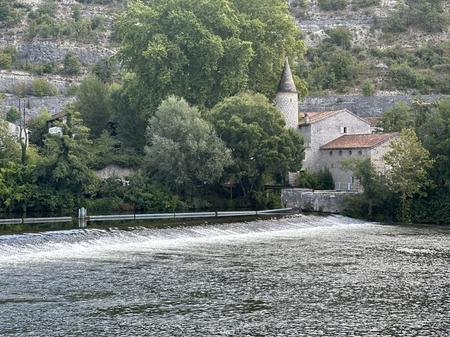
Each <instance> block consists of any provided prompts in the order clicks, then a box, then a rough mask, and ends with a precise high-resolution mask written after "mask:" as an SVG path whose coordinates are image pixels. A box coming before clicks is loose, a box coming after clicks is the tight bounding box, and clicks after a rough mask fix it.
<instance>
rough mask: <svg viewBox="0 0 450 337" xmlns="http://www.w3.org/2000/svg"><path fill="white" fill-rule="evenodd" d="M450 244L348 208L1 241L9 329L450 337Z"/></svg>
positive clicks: (448, 234)
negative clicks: (354, 214) (351, 215)
mask: <svg viewBox="0 0 450 337" xmlns="http://www.w3.org/2000/svg"><path fill="white" fill-rule="evenodd" d="M449 239H450V231H449V230H448V229H443V228H440V229H439V228H433V227H428V228H414V227H393V226H383V225H377V224H371V223H363V222H360V221H356V220H352V219H348V218H344V217H337V216H331V217H326V218H323V217H316V216H297V217H292V218H285V219H277V220H264V221H255V222H251V223H238V224H219V225H208V226H190V227H178V228H167V229H162V228H159V229H151V228H144V227H134V228H130V229H128V230H123V229H109V230H101V229H74V230H69V231H53V232H47V233H35V234H26V235H7V236H0V315H1V320H0V336H449V335H450V314H449V312H450V240H449Z"/></svg>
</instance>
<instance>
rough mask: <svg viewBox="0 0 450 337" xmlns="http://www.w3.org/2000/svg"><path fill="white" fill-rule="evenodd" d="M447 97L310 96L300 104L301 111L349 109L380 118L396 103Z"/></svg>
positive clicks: (361, 114)
mask: <svg viewBox="0 0 450 337" xmlns="http://www.w3.org/2000/svg"><path fill="white" fill-rule="evenodd" d="M443 97H445V95H422V96H412V95H386V96H320V97H314V96H308V97H305V98H304V99H303V101H301V102H300V103H299V108H300V111H303V112H311V111H317V112H321V111H332V110H341V109H348V110H350V111H351V112H353V113H355V114H357V115H358V116H363V117H369V116H373V117H376V116H380V115H382V114H383V113H384V112H385V111H387V110H389V109H390V108H392V107H393V106H394V104H395V103H396V102H399V101H403V102H405V103H407V104H411V103H412V102H413V101H414V100H415V99H418V98H420V99H422V100H425V101H427V102H436V101H438V100H439V99H441V98H443Z"/></svg>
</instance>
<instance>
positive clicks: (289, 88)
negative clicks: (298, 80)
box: [278, 57, 297, 93]
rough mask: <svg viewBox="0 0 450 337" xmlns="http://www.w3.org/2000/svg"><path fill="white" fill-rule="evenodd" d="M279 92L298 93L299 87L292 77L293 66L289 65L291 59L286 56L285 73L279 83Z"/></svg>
mask: <svg viewBox="0 0 450 337" xmlns="http://www.w3.org/2000/svg"><path fill="white" fill-rule="evenodd" d="M278 92H292V93H297V88H296V86H295V83H294V78H293V77H292V72H291V67H290V66H289V60H288V58H287V57H286V61H285V62H284V69H283V74H282V75H281V79H280V83H278Z"/></svg>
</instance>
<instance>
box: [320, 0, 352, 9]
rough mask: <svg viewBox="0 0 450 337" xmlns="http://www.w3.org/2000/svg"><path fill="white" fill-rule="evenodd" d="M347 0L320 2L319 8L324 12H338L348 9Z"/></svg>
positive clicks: (322, 0)
mask: <svg viewBox="0 0 450 337" xmlns="http://www.w3.org/2000/svg"><path fill="white" fill-rule="evenodd" d="M347 5H348V1H347V0H319V7H320V8H321V9H322V10H324V11H336V10H341V9H344V8H346V7H347Z"/></svg>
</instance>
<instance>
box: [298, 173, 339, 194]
mask: <svg viewBox="0 0 450 337" xmlns="http://www.w3.org/2000/svg"><path fill="white" fill-rule="evenodd" d="M297 184H298V186H299V187H303V188H312V189H314V190H332V189H334V181H333V177H332V176H331V173H330V171H329V170H321V171H319V172H309V171H303V172H301V173H300V174H299V176H298V179H297Z"/></svg>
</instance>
